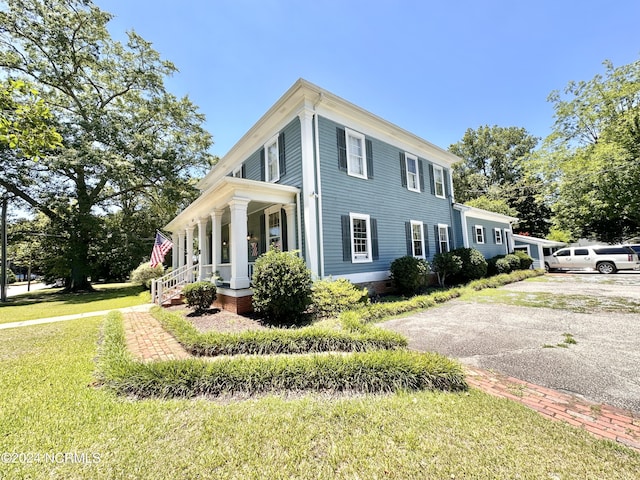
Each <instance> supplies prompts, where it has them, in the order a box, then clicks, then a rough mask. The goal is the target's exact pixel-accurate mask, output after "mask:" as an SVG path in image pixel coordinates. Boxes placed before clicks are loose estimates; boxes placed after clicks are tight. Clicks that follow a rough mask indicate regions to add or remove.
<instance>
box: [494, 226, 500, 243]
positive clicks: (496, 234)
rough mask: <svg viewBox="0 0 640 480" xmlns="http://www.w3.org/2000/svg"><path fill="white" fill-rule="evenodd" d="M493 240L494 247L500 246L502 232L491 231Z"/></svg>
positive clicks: (497, 230) (495, 229)
mask: <svg viewBox="0 0 640 480" xmlns="http://www.w3.org/2000/svg"><path fill="white" fill-rule="evenodd" d="M493 238H495V240H496V245H502V230H500V229H499V228H494V229H493Z"/></svg>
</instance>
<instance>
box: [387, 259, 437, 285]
mask: <svg viewBox="0 0 640 480" xmlns="http://www.w3.org/2000/svg"><path fill="white" fill-rule="evenodd" d="M389 269H390V270H391V279H392V280H393V284H394V286H395V288H396V290H397V291H398V293H400V294H402V295H415V294H416V293H418V292H420V291H421V290H423V289H424V288H426V286H427V284H428V282H429V264H428V263H427V261H426V260H423V259H421V258H415V257H412V256H411V255H406V256H404V257H400V258H396V259H395V260H394V261H393V262H391V266H390V267H389Z"/></svg>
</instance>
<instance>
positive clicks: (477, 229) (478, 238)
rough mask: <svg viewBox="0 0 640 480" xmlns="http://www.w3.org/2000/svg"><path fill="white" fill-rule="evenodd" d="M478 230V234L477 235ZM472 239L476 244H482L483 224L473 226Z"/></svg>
mask: <svg viewBox="0 0 640 480" xmlns="http://www.w3.org/2000/svg"><path fill="white" fill-rule="evenodd" d="M478 232H479V233H480V236H478ZM473 241H474V242H475V243H477V244H478V245H484V242H485V238H484V226H483V225H474V226H473Z"/></svg>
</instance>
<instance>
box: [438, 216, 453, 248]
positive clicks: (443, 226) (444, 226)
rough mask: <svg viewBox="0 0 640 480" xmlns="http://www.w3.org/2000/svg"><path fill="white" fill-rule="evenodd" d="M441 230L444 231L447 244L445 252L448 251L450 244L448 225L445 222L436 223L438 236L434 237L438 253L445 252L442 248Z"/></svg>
mask: <svg viewBox="0 0 640 480" xmlns="http://www.w3.org/2000/svg"><path fill="white" fill-rule="evenodd" d="M442 232H444V237H445V242H446V245H447V250H446V252H449V251H450V250H451V246H450V245H449V225H447V224H446V223H439V224H438V238H437V239H436V241H437V242H438V248H439V251H440V253H445V250H443V249H442V243H443V242H442Z"/></svg>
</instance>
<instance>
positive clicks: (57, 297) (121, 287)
mask: <svg viewBox="0 0 640 480" xmlns="http://www.w3.org/2000/svg"><path fill="white" fill-rule="evenodd" d="M94 288H95V289H96V291H95V292H91V293H62V289H61V288H52V289H47V290H37V291H35V292H30V293H23V294H21V295H16V296H15V297H9V298H8V299H7V300H8V301H7V302H6V303H0V323H8V322H21V321H24V320H35V319H37V318H46V317H57V316H61V315H71V314H77V313H88V312H98V311H103V310H112V309H115V308H124V307H132V306H134V305H142V304H144V303H149V302H150V301H151V295H150V294H149V292H148V291H146V290H143V289H142V287H139V286H137V285H132V284H130V283H115V284H107V285H95V286H94Z"/></svg>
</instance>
